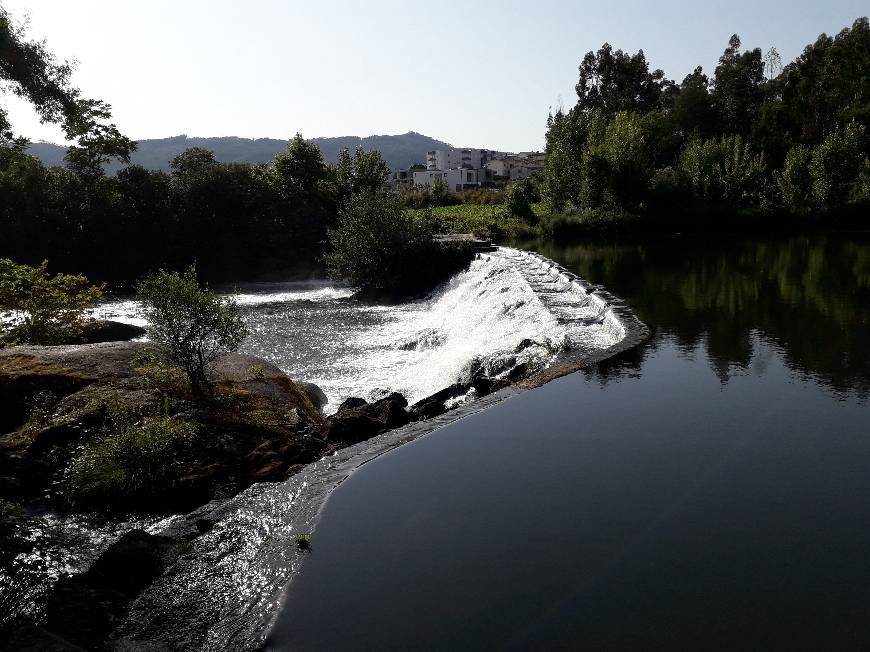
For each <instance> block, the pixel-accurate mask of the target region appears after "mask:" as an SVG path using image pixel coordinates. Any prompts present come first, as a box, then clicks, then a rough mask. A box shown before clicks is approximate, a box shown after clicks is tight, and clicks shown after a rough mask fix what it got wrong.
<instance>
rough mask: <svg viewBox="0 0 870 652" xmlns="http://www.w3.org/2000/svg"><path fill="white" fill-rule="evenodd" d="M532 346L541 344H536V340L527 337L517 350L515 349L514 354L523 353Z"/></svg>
mask: <svg viewBox="0 0 870 652" xmlns="http://www.w3.org/2000/svg"><path fill="white" fill-rule="evenodd" d="M532 346H540V344H538V343H537V342H535V340H533V339H531V338H528V337H526V338H524V339H523V340H521V341H520V343H519V344H517V346H516V348H515V349H514V353H522V352H523V351H525V350H526V349H528V348H529V347H532Z"/></svg>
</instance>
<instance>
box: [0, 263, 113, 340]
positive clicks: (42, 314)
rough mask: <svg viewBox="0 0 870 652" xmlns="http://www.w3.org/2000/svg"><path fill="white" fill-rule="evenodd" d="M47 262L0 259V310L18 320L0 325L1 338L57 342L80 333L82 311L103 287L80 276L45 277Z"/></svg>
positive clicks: (98, 298)
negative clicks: (26, 262)
mask: <svg viewBox="0 0 870 652" xmlns="http://www.w3.org/2000/svg"><path fill="white" fill-rule="evenodd" d="M47 267H48V261H43V262H42V264H40V265H39V266H38V267H31V266H30V265H16V264H15V263H13V262H12V261H11V260H8V259H0V312H3V311H13V312H15V313H18V315H17V316H18V317H20V319H19V320H18V321H15V322H11V323H9V324H8V325H0V328H3V330H4V332H3V333H2V340H5V341H7V342H11V343H29V344H58V343H60V342H63V341H64V340H66V339H68V338H70V337H71V336H75V335H77V334H79V333H80V332H81V329H82V327H83V326H84V319H83V316H84V313H85V311H86V310H87V309H89V308H93V307H94V306H96V305H97V302H98V301H99V300H100V298H101V297H102V296H103V292H102V291H103V286H96V285H91V284H90V282H89V281H88V279H87V278H85V277H84V276H75V275H71V274H55V275H54V276H49V274H48V271H47Z"/></svg>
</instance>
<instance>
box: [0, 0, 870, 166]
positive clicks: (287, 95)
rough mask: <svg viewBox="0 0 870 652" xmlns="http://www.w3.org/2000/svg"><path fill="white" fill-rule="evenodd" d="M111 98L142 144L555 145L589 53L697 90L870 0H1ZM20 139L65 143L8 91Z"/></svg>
mask: <svg viewBox="0 0 870 652" xmlns="http://www.w3.org/2000/svg"><path fill="white" fill-rule="evenodd" d="M0 4H2V5H4V6H5V7H6V9H7V10H8V11H9V12H10V13H11V14H12V15H13V16H15V17H17V18H19V19H21V18H23V17H24V16H25V15H27V16H29V27H28V30H29V34H30V35H31V36H32V37H35V38H39V39H42V38H44V39H46V40H47V42H48V45H49V47H50V49H51V50H52V51H54V52H55V53H56V54H57V56H58V57H59V58H61V59H75V60H76V61H77V68H76V72H75V75H74V83H75V84H76V85H77V86H78V87H79V88H81V89H82V91H83V93H84V95H85V96H88V97H96V98H100V99H103V100H105V101H107V102H109V103H110V104H111V105H112V107H113V111H114V121H115V122H116V123H117V125H118V126H119V128H120V129H121V130H122V131H123V132H124V133H125V134H126V135H128V136H130V137H131V138H134V139H145V138H161V137H165V136H174V135H179V134H187V135H188V136H241V137H248V138H258V137H271V138H284V139H286V138H290V137H291V136H292V135H293V134H295V133H297V132H299V133H302V134H303V135H304V136H305V137H316V136H368V135H372V134H400V133H405V132H407V131H417V132H420V133H423V134H426V135H427V136H432V137H434V138H438V139H440V140H444V141H446V142H449V143H451V144H452V145H454V146H462V147H487V148H493V149H502V150H512V151H521V150H530V149H540V148H542V146H543V143H544V131H545V129H546V119H547V113H548V111H549V109H550V107H553V108H555V107H556V106H558V105H560V104H561V105H562V106H565V107H570V106H571V105H573V103H574V102H575V100H576V95H575V92H574V84H575V83H576V81H577V66H578V65H579V63H580V60H581V59H582V57H583V55H584V54H585V53H586V52H588V51H589V50H597V49H598V48H599V47H600V46H601V44H602V43H604V42H609V43H610V44H611V45H613V47H614V48H621V49H623V50H627V51H631V52H635V51H636V50H638V49H643V50H644V52H645V54H646V57H647V60H648V61H649V62H650V65H651V67H653V68H661V69H663V70H664V71H665V73H666V74H667V76H668V77H670V78H672V79H676V80H678V81H680V80H682V79H683V77H684V76H685V75H686V74H687V73H689V72H691V71H692V70H693V69H694V68H695V66H697V65H702V66H704V69H705V70H707V71H709V72H712V70H713V68H714V67H715V65H716V61H717V59H718V58H719V56H720V55H721V53H722V50H723V49H724V48H725V46H726V45H727V43H728V38H729V37H730V36H731V34H733V33H737V34H739V35H740V37H741V39H742V41H743V45H744V47H747V48H753V47H760V48H762V50H764V51H765V52H766V51H767V50H768V48H770V47H771V46H774V47H776V48H777V50H778V51H779V53H780V55H781V56H782V60H783V63H787V62H788V61H790V60H792V59H793V58H794V57H796V56H797V55H799V54H800V52H801V50H802V49H803V47H804V46H805V45H806V44H808V43H810V42H812V41H814V40H815V38H816V37H817V36H818V35H819V34H820V33H822V32H826V33H828V34H835V33H837V32H838V31H840V30H841V29H842V28H843V27H846V26H850V25H851V24H852V22H853V21H854V20H855V18H857V17H859V16H864V15H867V14H868V13H870V6H868V4H867V0H860V1H858V0H825V1H824V2H820V1H819V0H813V1H810V0H793V1H791V2H788V3H786V2H782V1H781V0H779V1H776V2H773V1H768V0H754V1H744V0H731V1H727V0H726V1H717V2H694V3H688V2H677V1H671V0H662V1H659V2H643V1H627V0H611V1H610V2H602V1H600V0H599V1H598V2H580V1H570V0H561V1H560V0H526V1H524V2H520V1H515V0H500V1H499V2H468V1H465V2H461V1H460V0H439V1H437V2H424V1H421V0H411V1H409V0H400V1H393V0H360V1H358V2H354V1H351V0H307V1H302V0H284V1H278V0H245V1H244V2H238V0H233V1H227V0H184V1H180V0H147V1H145V2H143V1H141V0H76V1H73V0H29V1H26V0H0ZM0 101H3V102H4V103H5V105H6V106H8V107H10V117H11V119H12V122H13V126H14V127H15V129H16V132H17V133H20V134H23V135H25V136H27V137H29V138H30V139H31V140H34V141H37V140H47V141H50V142H57V143H60V142H63V137H62V134H61V132H60V130H59V129H58V128H57V127H56V126H54V125H41V124H40V123H39V120H38V119H37V118H36V116H35V115H34V113H33V111H32V110H31V109H30V108H29V107H28V106H27V105H26V104H24V103H23V102H21V101H20V100H17V98H12V97H11V96H10V95H9V94H7V95H6V97H5V98H3V99H2V100H0Z"/></svg>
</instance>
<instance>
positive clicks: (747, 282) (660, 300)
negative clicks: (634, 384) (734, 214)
mask: <svg viewBox="0 0 870 652" xmlns="http://www.w3.org/2000/svg"><path fill="white" fill-rule="evenodd" d="M525 246H526V247H530V248H534V249H536V250H538V251H539V252H540V253H542V254H544V255H545V256H548V257H550V258H552V259H554V260H558V261H559V262H561V263H562V264H563V265H565V266H566V267H569V268H571V269H573V270H574V271H575V272H576V273H578V274H580V275H581V276H583V277H585V278H589V279H594V280H595V281H596V282H600V283H603V284H605V285H606V286H607V287H608V289H610V290H612V291H613V292H614V293H615V294H618V295H619V296H621V297H622V298H624V299H625V300H626V301H627V302H628V303H629V305H630V306H631V307H632V309H633V310H635V311H636V313H637V314H638V316H639V317H640V318H641V319H642V320H643V321H645V322H646V323H647V324H648V325H649V326H650V327H651V328H652V329H653V330H654V332H655V333H656V335H655V337H654V339H653V341H652V342H651V343H650V347H653V349H655V347H657V346H659V345H660V344H661V342H662V341H664V340H665V339H667V340H673V341H675V342H676V343H677V344H678V348H679V349H680V350H681V351H682V352H683V354H684V355H687V356H691V355H693V354H695V353H697V352H698V351H700V350H703V351H705V352H706V354H707V358H708V359H709V361H710V365H711V367H712V369H713V371H714V372H715V373H716V375H717V376H718V377H719V378H720V380H721V381H722V382H723V383H727V382H728V380H729V378H731V377H732V376H733V375H734V374H737V373H744V372H746V370H747V369H749V367H750V365H753V364H754V365H755V368H756V370H763V360H756V358H757V354H758V351H759V347H760V345H764V346H765V347H772V348H773V349H775V350H776V351H778V352H779V353H780V355H781V357H782V358H783V360H784V361H785V363H786V364H787V365H788V367H789V368H790V369H791V370H792V371H793V372H794V373H795V374H797V375H799V376H802V377H812V378H815V379H817V380H818V381H819V382H820V383H821V384H823V385H824V386H825V387H826V388H828V390H830V391H832V392H834V393H835V394H836V395H838V396H842V397H845V396H856V397H859V398H861V399H865V398H866V397H867V396H868V394H870V349H868V346H867V343H868V341H870V235H868V234H865V233H860V234H842V235H839V234H838V235H830V234H828V235H820V234H810V235H807V236H793V237H786V238H772V237H768V238H761V237H758V238H732V239H724V240H723V239H716V240H704V239H697V238H688V237H679V236H674V237H669V238H662V239H659V240H654V241H647V242H643V243H618V244H617V243H605V242H600V241H599V242H587V243H583V244H576V245H568V246H566V245H555V244H552V243H546V242H537V243H525ZM643 355H644V352H643V351H641V352H639V353H637V354H636V357H635V359H634V361H633V363H632V362H631V361H627V360H626V359H623V360H620V361H616V362H614V363H613V364H611V365H609V367H608V368H607V369H602V370H599V371H598V372H597V373H598V375H599V376H600V377H601V378H602V379H605V380H606V378H607V375H608V374H613V373H620V371H619V370H620V369H623V372H624V371H627V370H630V369H632V368H633V369H635V371H636V370H637V369H639V366H640V365H641V364H642V357H643ZM759 365H760V366H759Z"/></svg>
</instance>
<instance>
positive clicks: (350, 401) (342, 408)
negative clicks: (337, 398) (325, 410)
mask: <svg viewBox="0 0 870 652" xmlns="http://www.w3.org/2000/svg"><path fill="white" fill-rule="evenodd" d="M367 404H368V401H367V400H365V399H364V398H360V397H358V396H351V397H350V398H346V399H344V401H342V403H341V405H339V406H338V410H337V411H336V414H341V413H342V412H347V411H348V410H355V409H356V408H358V407H362V406H363V405H367Z"/></svg>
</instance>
